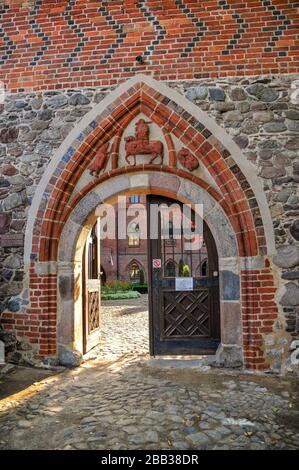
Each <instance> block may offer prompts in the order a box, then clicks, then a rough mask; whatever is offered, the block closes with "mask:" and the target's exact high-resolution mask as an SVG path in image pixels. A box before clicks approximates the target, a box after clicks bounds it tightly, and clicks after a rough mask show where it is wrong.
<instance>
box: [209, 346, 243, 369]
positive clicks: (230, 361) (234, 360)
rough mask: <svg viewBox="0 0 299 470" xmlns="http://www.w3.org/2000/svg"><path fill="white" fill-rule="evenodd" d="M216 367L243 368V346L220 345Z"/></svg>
mask: <svg viewBox="0 0 299 470" xmlns="http://www.w3.org/2000/svg"><path fill="white" fill-rule="evenodd" d="M215 365H216V366H218V367H228V368H236V367H242V366H243V351H242V348H241V346H236V345H227V344H220V345H219V347H218V349H217V351H216V361H215Z"/></svg>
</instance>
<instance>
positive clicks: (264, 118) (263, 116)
mask: <svg viewBox="0 0 299 470" xmlns="http://www.w3.org/2000/svg"><path fill="white" fill-rule="evenodd" d="M273 118H274V114H273V113H272V112H271V111H259V112H256V113H253V119H254V120H255V121H257V122H261V123H265V122H270V121H272V119H273Z"/></svg>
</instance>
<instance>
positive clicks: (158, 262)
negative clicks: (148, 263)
mask: <svg viewBox="0 0 299 470" xmlns="http://www.w3.org/2000/svg"><path fill="white" fill-rule="evenodd" d="M161 266H162V263H161V259H160V258H157V259H153V268H161Z"/></svg>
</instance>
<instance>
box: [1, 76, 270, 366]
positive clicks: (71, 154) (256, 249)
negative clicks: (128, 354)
mask: <svg viewBox="0 0 299 470" xmlns="http://www.w3.org/2000/svg"><path fill="white" fill-rule="evenodd" d="M140 113H143V114H144V115H145V116H147V117H148V118H149V119H150V120H151V121H152V122H154V123H155V124H156V125H157V126H158V127H159V128H160V129H161V131H162V132H163V135H164V136H165V141H166V143H167V148H168V154H169V160H168V164H167V165H161V166H160V165H154V164H152V165H149V164H143V165H137V166H135V167H131V166H125V167H119V165H118V151H119V145H120V141H121V137H122V134H123V132H124V130H125V129H126V127H127V126H128V124H129V123H130V122H131V121H132V119H134V118H135V117H136V116H138V115H139V114H140ZM111 138H114V144H113V147H112V153H111V168H109V170H108V171H106V172H104V173H103V174H102V175H100V176H99V177H98V178H96V179H95V180H92V181H90V180H89V181H87V182H86V184H83V183H82V175H83V174H84V171H86V169H87V167H88V165H90V163H91V162H92V160H93V159H94V157H95V156H96V154H97V152H98V150H99V148H100V147H101V146H102V145H103V144H104V143H105V142H108V141H109V140H110V139H111ZM174 138H175V139H177V140H178V141H179V142H180V143H181V144H182V145H183V146H184V147H185V148H187V149H189V151H190V152H191V153H192V154H193V155H194V156H195V157H196V158H197V159H198V161H199V162H200V165H202V167H203V168H204V169H205V172H206V174H207V175H208V178H207V180H206V179H204V178H203V177H200V176H195V175H194V174H192V173H191V172H188V171H185V170H183V169H181V168H178V166H177V161H176V152H175V148H174V145H173V139H174ZM145 172H152V173H155V174H156V175H157V176H156V178H159V177H161V175H162V174H165V173H166V174H168V175H171V176H172V177H173V178H176V179H177V180H184V181H187V182H189V184H192V185H194V186H195V187H196V188H200V191H201V192H202V194H207V195H208V197H209V198H210V200H212V201H215V203H217V207H220V208H221V213H223V214H224V218H225V224H226V225H229V226H230V227H231V228H232V232H233V236H234V238H235V240H236V247H237V248H236V251H237V253H236V255H235V256H234V257H233V259H232V260H231V264H232V266H231V267H230V268H228V266H229V264H228V261H226V267H227V269H223V271H227V272H232V273H234V271H236V270H239V271H240V275H241V279H242V290H243V297H242V300H241V306H242V312H243V322H242V327H243V346H244V359H245V365H246V367H249V368H266V367H267V364H266V362H265V359H264V357H263V338H262V335H263V333H267V331H268V332H270V331H272V325H273V323H274V318H275V315H276V308H275V307H274V306H273V305H272V304H271V300H270V301H269V302H268V301H267V302H266V305H263V302H262V300H263V299H262V292H263V291H262V289H260V288H261V283H260V281H262V280H267V281H268V285H271V286H272V285H273V279H272V275H271V271H270V269H269V265H268V261H267V259H266V256H267V255H271V254H272V253H273V251H274V237H273V229H272V224H271V218H270V214H269V209H268V206H267V203H266V200H265V196H264V194H263V191H262V189H261V187H260V184H259V182H258V180H257V177H255V176H253V175H254V173H253V172H251V169H250V163H248V162H246V160H245V159H244V160H242V156H241V150H240V149H239V148H238V147H237V146H236V144H235V143H234V142H233V141H232V139H231V138H230V137H229V136H228V135H227V134H226V133H225V131H224V130H223V129H221V128H220V127H219V126H217V125H216V124H215V123H214V122H213V121H212V120H211V119H210V118H209V117H208V116H207V115H206V114H205V113H204V112H202V111H200V110H199V109H198V108H197V107H196V106H195V105H193V104H191V103H189V102H188V101H187V100H186V99H185V98H183V97H182V96H180V95H179V94H178V93H176V92H174V91H173V90H170V89H169V88H168V87H166V86H165V85H163V84H162V83H160V82H156V81H155V80H153V79H151V78H149V77H144V76H136V77H135V78H133V79H130V80H129V81H128V82H126V83H125V84H123V85H121V86H120V87H119V88H118V89H117V90H115V91H114V92H112V93H111V94H110V96H109V97H108V98H107V99H105V100H104V101H103V102H101V103H100V104H99V105H98V106H97V107H96V108H95V109H94V110H92V111H91V112H90V113H89V114H88V115H86V116H85V117H84V118H83V120H82V121H81V123H80V125H78V126H77V128H76V129H75V130H74V131H72V132H71V134H70V135H69V136H68V137H67V139H66V141H65V142H64V143H63V144H62V146H61V147H60V149H59V150H58V152H57V154H56V155H55V156H54V157H53V159H52V161H51V163H50V164H49V167H48V169H47V171H46V173H45V175H44V177H43V178H42V180H41V182H40V184H39V187H38V190H37V193H36V195H35V198H34V200H33V204H32V207H31V211H30V214H29V221H28V226H27V231H26V241H25V263H26V266H27V268H28V286H29V289H30V296H31V298H30V305H29V307H27V308H26V310H25V311H24V320H23V325H22V326H23V327H24V326H25V328H23V329H19V330H18V325H17V323H16V324H15V330H16V332H17V334H19V335H23V336H27V337H28V338H29V339H30V341H31V342H32V343H33V344H36V346H37V350H38V354H39V355H40V356H45V355H55V354H56V353H57V318H56V311H57V261H58V248H59V243H60V240H61V234H62V232H63V230H64V229H65V226H66V224H67V222H68V220H70V217H71V215H72V214H76V213H78V211H79V212H80V210H79V209H78V208H79V207H80V202H81V201H83V200H84V198H86V197H87V196H88V197H89V203H90V197H92V198H93V201H94V203H95V204H98V203H99V202H101V200H103V199H105V198H103V197H102V196H100V195H99V194H98V193H97V191H96V188H98V187H104V186H103V185H105V184H106V187H107V186H109V185H111V184H113V183H112V182H113V180H114V179H115V178H117V177H118V176H120V175H126V176H127V177H129V175H130V174H133V173H134V174H138V175H142V174H145ZM117 192H119V190H118V191H117ZM186 199H188V197H186ZM88 210H89V212H88ZM83 213H84V210H83ZM89 214H90V207H89V208H87V213H85V219H86V217H87V216H88V215H89ZM84 223H85V222H84ZM82 224H83V222H82ZM225 224H224V225H225ZM212 225H214V227H213V228H214V232H217V221H216V220H215V221H214V222H213V223H212ZM226 258H227V259H228V258H229V257H227V256H226ZM224 264H225V263H224ZM269 283H270V284H269ZM271 283H272V284H271ZM259 289H260V291H259ZM271 289H272V287H269V290H270V293H271V294H273V295H272V297H273V296H274V291H275V289H272V290H271ZM37 292H40V296H39V298H37ZM254 293H255V295H256V298H257V299H260V302H257V305H256V303H255V302H252V301H251V297H250V296H251V295H253V294H254ZM224 300H225V299H224ZM228 300H231V299H228ZM4 320H5V319H4ZM254 322H256V323H254Z"/></svg>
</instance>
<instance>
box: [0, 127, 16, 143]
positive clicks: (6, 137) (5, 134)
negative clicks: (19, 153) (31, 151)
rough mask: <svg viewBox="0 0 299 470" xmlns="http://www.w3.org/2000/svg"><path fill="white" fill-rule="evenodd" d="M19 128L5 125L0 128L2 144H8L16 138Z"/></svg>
mask: <svg viewBox="0 0 299 470" xmlns="http://www.w3.org/2000/svg"><path fill="white" fill-rule="evenodd" d="M18 135H19V129H17V128H16V127H8V128H7V127H5V128H4V129H1V130H0V142H1V143H3V144H9V143H11V142H13V141H15V140H16V139H17V138H18Z"/></svg>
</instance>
